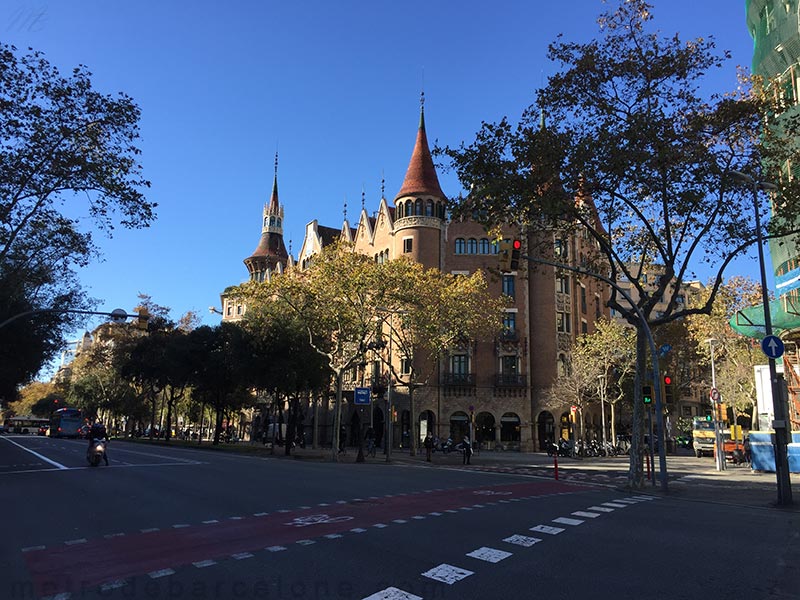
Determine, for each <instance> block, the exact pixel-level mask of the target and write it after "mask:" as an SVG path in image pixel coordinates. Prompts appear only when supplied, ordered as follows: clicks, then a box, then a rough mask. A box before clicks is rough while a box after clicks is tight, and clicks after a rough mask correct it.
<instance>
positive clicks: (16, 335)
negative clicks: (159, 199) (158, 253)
mask: <svg viewBox="0 0 800 600" xmlns="http://www.w3.org/2000/svg"><path fill="white" fill-rule="evenodd" d="M0 108H2V110H0V322H2V321H5V320H6V319H8V318H10V317H14V316H16V315H19V314H20V313H23V312H28V311H42V310H49V309H54V308H73V309H74V308H87V307H90V306H91V304H92V303H91V301H90V300H89V299H88V298H87V297H86V295H85V294H84V293H83V291H82V290H81V288H80V285H79V283H78V279H77V272H76V270H77V269H78V268H80V267H83V266H85V265H86V264H87V263H88V262H89V261H90V260H91V259H92V258H93V257H95V256H96V255H97V254H99V252H98V247H97V245H96V244H95V242H94V238H93V234H94V233H96V232H98V231H99V232H102V233H104V234H106V235H109V236H110V235H111V233H112V231H113V229H114V227H115V226H116V225H117V224H119V225H121V226H123V227H126V228H139V227H146V226H148V225H149V224H150V223H151V222H152V221H153V219H154V218H155V213H154V209H155V206H156V205H155V204H154V203H152V202H149V201H148V200H147V199H146V198H145V196H144V194H143V190H144V189H146V188H147V187H148V186H149V183H148V182H147V181H146V180H145V179H144V178H143V177H142V172H141V171H142V170H141V165H140V164H139V154H140V150H139V148H138V147H137V145H136V143H137V139H138V136H139V130H138V122H139V117H140V111H139V108H138V107H137V106H136V104H135V103H134V102H133V101H132V99H131V98H130V97H128V96H126V95H124V94H118V95H116V96H111V95H106V94H103V93H101V92H98V91H97V90H95V89H94V88H93V86H92V81H91V73H90V72H89V71H88V70H87V68H86V67H84V66H78V67H76V68H75V69H73V70H72V71H71V72H70V73H69V74H68V75H63V74H61V73H60V72H59V70H58V69H57V68H56V67H54V66H53V65H51V64H50V63H49V62H48V61H47V59H46V58H45V57H44V55H43V54H42V53H41V52H38V51H35V50H29V51H28V52H27V53H26V52H18V51H17V49H16V48H15V47H14V46H10V45H5V44H3V45H0ZM87 223H90V224H92V225H89V226H86V225H85V224H87ZM74 323H75V318H74V317H72V316H69V315H65V314H58V313H42V312H35V313H34V314H31V315H28V316H26V317H24V318H22V319H18V320H17V321H15V322H14V323H12V324H11V325H9V326H7V327H3V328H0V348H3V349H10V348H14V350H13V353H9V354H8V355H6V352H5V351H3V353H2V356H0V358H2V360H0V364H2V365H3V372H2V373H1V375H2V384H3V390H2V393H3V395H5V396H6V397H8V395H9V391H8V390H9V388H12V389H13V388H14V387H15V386H16V385H17V384H18V383H21V382H24V381H25V380H26V379H28V378H30V377H31V376H32V374H33V373H35V372H37V371H38V369H39V368H40V367H41V366H42V365H43V364H44V363H45V362H46V361H47V360H49V359H51V358H52V357H53V356H54V355H55V353H56V352H57V351H58V349H59V348H60V341H61V339H62V338H63V336H64V334H65V332H66V331H67V330H69V329H70V328H71V327H72V326H74ZM12 342H13V343H12Z"/></svg>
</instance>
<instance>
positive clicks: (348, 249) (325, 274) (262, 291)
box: [232, 242, 392, 461]
mask: <svg viewBox="0 0 800 600" xmlns="http://www.w3.org/2000/svg"><path fill="white" fill-rule="evenodd" d="M383 266H385V265H379V264H377V263H376V262H375V261H374V260H372V259H371V258H370V257H368V256H366V255H364V254H360V253H357V252H355V251H354V250H353V247H352V245H350V244H347V243H345V242H337V243H334V244H330V245H328V246H325V247H324V248H323V249H322V251H321V252H320V253H319V254H316V255H314V257H313V259H312V261H311V263H310V265H309V267H308V268H307V269H305V270H300V269H290V270H289V271H287V272H286V273H284V274H283V275H281V276H280V277H272V278H271V279H269V280H268V281H265V282H263V283H259V282H248V283H245V284H242V285H241V286H239V288H238V289H236V290H233V291H232V293H233V294H234V295H237V294H238V295H241V297H242V298H243V299H245V301H246V303H247V306H248V310H250V309H251V307H254V306H259V305H264V304H270V303H273V302H280V303H281V304H282V305H283V306H285V307H286V308H287V309H288V310H289V311H290V312H291V313H292V314H293V315H295V316H296V317H297V318H298V319H300V321H301V322H302V324H303V328H304V329H305V332H306V335H307V336H308V342H309V344H310V346H311V347H312V348H313V349H314V351H315V352H317V353H319V354H320V355H321V356H322V357H324V358H325V361H326V363H327V367H328V369H330V373H331V375H332V376H333V379H334V382H335V386H336V405H335V407H334V427H333V441H334V444H333V448H332V450H331V458H332V460H333V461H337V460H338V452H337V450H338V448H339V439H340V429H341V425H342V378H343V376H344V373H345V372H346V371H347V370H348V369H351V368H354V367H355V366H356V365H357V364H359V363H360V362H361V360H362V358H363V355H364V351H365V348H366V344H367V342H368V340H369V338H370V336H371V335H372V334H373V332H374V329H375V323H376V322H377V321H378V320H379V318H380V307H381V306H383V305H384V303H385V301H386V298H387V296H388V294H389V290H390V289H391V285H392V284H391V282H390V281H389V280H388V279H387V278H386V277H384V269H383V268H382V267H383Z"/></svg>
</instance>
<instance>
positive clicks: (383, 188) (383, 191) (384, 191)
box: [381, 169, 386, 200]
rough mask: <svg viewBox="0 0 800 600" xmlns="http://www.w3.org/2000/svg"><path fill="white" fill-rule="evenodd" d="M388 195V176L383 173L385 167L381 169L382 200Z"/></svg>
mask: <svg viewBox="0 0 800 600" xmlns="http://www.w3.org/2000/svg"><path fill="white" fill-rule="evenodd" d="M385 197H386V177H384V175H383V169H381V200H383V199H384V198H385Z"/></svg>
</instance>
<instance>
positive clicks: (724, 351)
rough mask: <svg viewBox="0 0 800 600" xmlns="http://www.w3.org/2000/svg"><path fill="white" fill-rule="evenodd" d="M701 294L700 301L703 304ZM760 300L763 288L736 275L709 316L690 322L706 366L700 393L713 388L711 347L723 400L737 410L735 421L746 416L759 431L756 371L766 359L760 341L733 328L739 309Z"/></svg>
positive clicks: (718, 295)
mask: <svg viewBox="0 0 800 600" xmlns="http://www.w3.org/2000/svg"><path fill="white" fill-rule="evenodd" d="M704 301H705V298H704V297H703V295H701V296H700V297H699V298H698V299H697V302H700V303H702V302H704ZM760 301H761V286H760V285H759V284H758V283H756V282H755V281H753V280H752V279H750V278H748V277H741V276H735V277H731V278H729V279H728V280H726V281H725V282H724V283H723V285H722V286H721V287H720V290H719V293H718V294H717V301H716V302H715V303H714V308H713V310H712V311H711V313H710V314H707V315H705V314H704V315H695V316H693V317H692V318H691V319H690V320H689V321H688V330H689V333H690V338H689V339H690V340H691V342H692V343H693V344H694V345H695V351H696V353H697V355H698V356H699V357H700V358H701V360H702V362H703V363H704V364H705V365H706V368H705V369H704V374H705V376H706V377H707V379H704V381H705V383H706V385H705V386H703V387H704V389H703V390H702V392H701V393H705V394H706V395H707V394H708V391H709V389H710V388H711V351H712V348H711V346H712V345H713V352H714V369H715V371H716V377H715V379H716V386H717V389H718V390H719V392H720V395H721V397H722V401H723V402H725V403H726V404H727V405H728V406H730V407H731V408H732V409H733V411H734V420H735V419H736V418H737V417H739V416H744V415H747V416H748V417H749V418H750V423H751V428H752V429H757V428H758V414H757V413H758V411H757V410H756V388H755V379H754V377H753V368H754V367H755V366H756V365H758V364H764V362H765V361H766V357H765V356H764V354H763V352H762V351H761V348H760V347H759V345H758V342H757V340H755V339H753V338H750V337H745V336H743V335H741V334H739V333H737V332H736V331H734V330H733V328H732V327H731V326H730V321H731V318H733V317H734V316H735V315H736V313H737V312H738V311H739V310H742V309H744V308H747V307H749V306H753V305H754V304H757V303H758V302H760Z"/></svg>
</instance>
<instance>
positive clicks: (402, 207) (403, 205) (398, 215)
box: [395, 202, 405, 219]
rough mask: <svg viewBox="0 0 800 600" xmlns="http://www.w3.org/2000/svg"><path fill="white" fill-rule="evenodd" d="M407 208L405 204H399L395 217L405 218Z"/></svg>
mask: <svg viewBox="0 0 800 600" xmlns="http://www.w3.org/2000/svg"><path fill="white" fill-rule="evenodd" d="M404 208H405V204H404V203H403V202H398V203H397V214H396V215H395V216H396V217H397V218H398V219H402V218H403V216H404V215H403V209H404Z"/></svg>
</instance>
